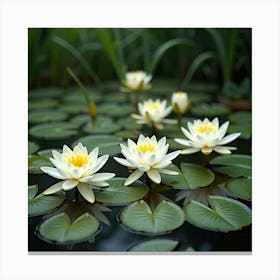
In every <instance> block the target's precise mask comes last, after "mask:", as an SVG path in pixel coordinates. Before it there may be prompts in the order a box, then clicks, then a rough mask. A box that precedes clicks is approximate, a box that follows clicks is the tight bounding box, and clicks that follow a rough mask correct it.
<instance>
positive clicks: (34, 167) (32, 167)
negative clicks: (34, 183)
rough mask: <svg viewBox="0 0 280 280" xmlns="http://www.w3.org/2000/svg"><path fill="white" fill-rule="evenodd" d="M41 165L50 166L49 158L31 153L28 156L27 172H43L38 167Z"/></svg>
mask: <svg viewBox="0 0 280 280" xmlns="http://www.w3.org/2000/svg"><path fill="white" fill-rule="evenodd" d="M42 166H52V164H51V162H50V161H49V159H48V158H46V157H44V156H37V155H32V156H29V157H28V172H30V173H35V174H41V173H44V172H43V171H41V169H40V167H42Z"/></svg>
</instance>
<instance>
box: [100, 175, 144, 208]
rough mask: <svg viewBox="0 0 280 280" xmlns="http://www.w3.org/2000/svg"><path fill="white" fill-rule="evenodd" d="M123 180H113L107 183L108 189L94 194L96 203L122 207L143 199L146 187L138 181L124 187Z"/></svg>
mask: <svg viewBox="0 0 280 280" xmlns="http://www.w3.org/2000/svg"><path fill="white" fill-rule="evenodd" d="M125 180H126V179H125V178H114V179H111V180H109V181H108V183H109V187H107V188H105V189H104V190H100V192H98V193H96V194H95V199H96V201H98V202H102V203H106V204H111V205H123V204H128V203H130V202H133V201H136V200H139V199H141V198H143V197H144V196H145V195H146V194H147V192H148V191H149V188H148V186H146V185H145V184H143V183H142V182H140V181H137V182H134V183H133V184H132V185H130V186H128V187H127V186H124V182H125Z"/></svg>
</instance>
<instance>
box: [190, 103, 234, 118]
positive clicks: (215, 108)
mask: <svg viewBox="0 0 280 280" xmlns="http://www.w3.org/2000/svg"><path fill="white" fill-rule="evenodd" d="M190 110H191V112H192V114H194V115H195V116H208V117H216V116H223V115H227V114H229V113H230V109H229V108H228V107H226V106H225V105H222V104H219V103H211V104H207V103H202V104H200V105H195V106H192V107H191V109H190Z"/></svg>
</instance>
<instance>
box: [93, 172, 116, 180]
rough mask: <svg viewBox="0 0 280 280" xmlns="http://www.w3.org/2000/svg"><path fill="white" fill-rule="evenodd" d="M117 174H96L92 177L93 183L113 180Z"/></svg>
mask: <svg viewBox="0 0 280 280" xmlns="http://www.w3.org/2000/svg"><path fill="white" fill-rule="evenodd" d="M115 175H116V174H115V173H96V174H93V175H92V176H90V177H91V180H90V181H92V182H103V181H106V180H109V179H112V178H113V177H114V176H115Z"/></svg>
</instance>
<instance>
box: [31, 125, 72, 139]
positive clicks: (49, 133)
mask: <svg viewBox="0 0 280 280" xmlns="http://www.w3.org/2000/svg"><path fill="white" fill-rule="evenodd" d="M76 133H77V130H76V126H75V125H74V124H70V123H67V122H60V123H49V124H39V125H36V126H33V127H31V128H30V129H29V134H30V135H32V136H33V137H37V138H43V139H64V138H68V137H69V136H73V135H75V134H76Z"/></svg>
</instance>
